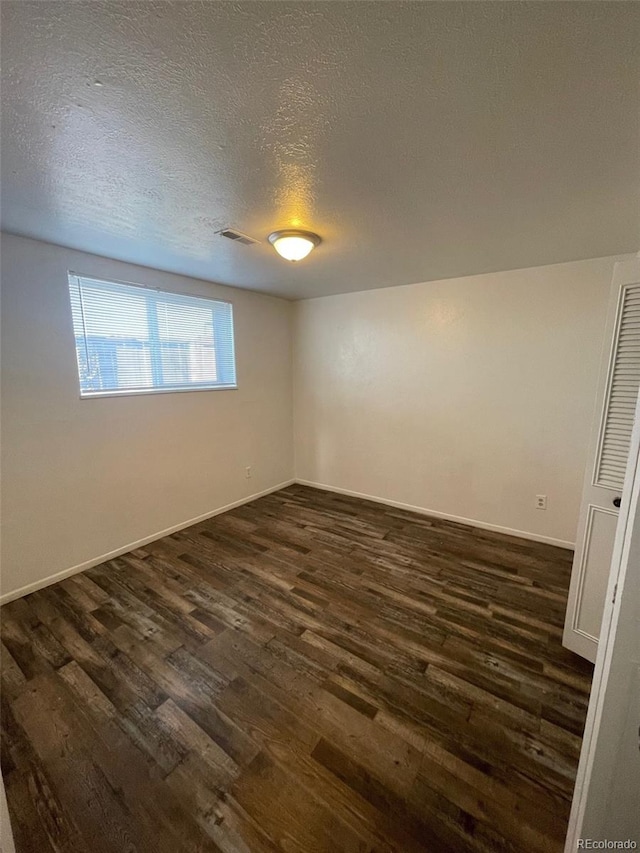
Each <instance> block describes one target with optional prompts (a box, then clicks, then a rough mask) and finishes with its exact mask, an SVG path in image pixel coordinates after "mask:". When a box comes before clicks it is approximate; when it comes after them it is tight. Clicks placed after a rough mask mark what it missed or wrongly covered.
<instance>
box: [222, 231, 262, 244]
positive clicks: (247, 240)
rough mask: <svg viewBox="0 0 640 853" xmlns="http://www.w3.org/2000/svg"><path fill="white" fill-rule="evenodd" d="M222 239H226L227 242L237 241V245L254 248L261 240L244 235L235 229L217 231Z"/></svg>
mask: <svg viewBox="0 0 640 853" xmlns="http://www.w3.org/2000/svg"><path fill="white" fill-rule="evenodd" d="M216 234H219V235H220V236H221V237H226V238H227V240H235V242H236V243H241V244H242V245H243V246H253V245H254V244H255V243H259V242H260V241H259V240H254V239H253V237H249V235H248V234H243V233H242V231H236V229H235V228H223V229H222V230H221V231H216Z"/></svg>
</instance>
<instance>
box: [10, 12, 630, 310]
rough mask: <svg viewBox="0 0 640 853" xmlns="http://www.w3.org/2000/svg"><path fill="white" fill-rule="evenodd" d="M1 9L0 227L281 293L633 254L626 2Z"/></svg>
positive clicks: (353, 287) (322, 291)
mask: <svg viewBox="0 0 640 853" xmlns="http://www.w3.org/2000/svg"><path fill="white" fill-rule="evenodd" d="M1 9H2V99H3V112H2V217H3V219H2V225H3V228H4V229H5V230H7V231H10V232H13V233H17V234H23V235H27V236H33V237H37V238H40V239H43V240H48V241H51V242H55V243H60V244H62V245H66V246H71V247H73V248H78V249H83V250H85V251H89V252H94V253H96V254H102V255H107V256H110V257H114V258H118V259H121V260H126V261H129V262H133V263H139V264H143V265H145V266H151V267H157V268H161V269H165V270H170V271H173V272H179V273H184V274H187V275H192V276H196V277H198V278H203V279H208V280H212V281H218V282H222V283H225V284H231V285H236V286H239V287H247V288H251V289H254V290H261V291H266V292H271V293H275V294H278V295H282V296H287V297H291V298H300V297H305V296H318V295H323V294H328V293H336V292H344V291H350V290H362V289H366V288H373V287H382V286H387V285H398V284H408V283H411V282H418V281H428V280H433V279H439V278H446V277H451V276H460V275H468V274H474V273H481V272H488V271H494V270H504V269H514V268H518V267H526V266H535V265H540V264H548V263H555V262H559V261H568V260H575V259H579V258H589V257H596V256H601V255H611V254H616V253H619V252H627V251H635V250H637V248H638V183H639V182H638V130H639V123H638V71H639V61H638V57H639V56H640V51H638V44H640V4H638V3H617V2H603V3H598V2H593V3H591V2H586V3H582V2H571V3H554V2H546V3H535V2H534V3H527V2H524V3H508V2H505V3H500V2H498V3H491V2H476V3H474V2H467V3H458V2H441V3H439V2H435V3H429V2H407V3H404V2H319V3H316V2H296V3H280V2H239V3H231V2H207V0H205V2H175V3H173V2H126V1H125V2H100V0H96V2H82V0H81V1H80V2H57V0H49V2H27V0H15V2H14V0H4V2H2V4H1ZM225 226H231V227H232V228H237V229H239V230H241V231H243V232H245V233H246V234H249V235H251V236H252V237H255V238H257V239H259V240H261V241H262V242H261V244H260V245H257V246H252V247H244V246H240V245H237V244H234V243H233V242H231V241H229V240H224V239H222V238H220V237H218V236H216V234H215V232H216V231H217V230H218V229H221V228H223V227H225ZM292 226H299V227H302V228H305V229H309V230H312V231H316V232H317V233H318V234H320V235H321V236H322V238H323V244H322V245H321V246H320V247H319V248H318V249H317V250H315V251H314V252H313V253H312V254H311V255H310V256H309V258H308V259H307V260H305V261H303V262H301V263H299V264H297V265H289V264H287V263H286V262H285V261H283V260H282V259H280V258H279V257H278V256H277V255H276V254H275V252H274V251H273V249H272V248H271V247H270V246H269V245H268V243H267V242H266V237H267V235H268V234H269V232H270V231H273V230H275V229H278V228H285V227H292Z"/></svg>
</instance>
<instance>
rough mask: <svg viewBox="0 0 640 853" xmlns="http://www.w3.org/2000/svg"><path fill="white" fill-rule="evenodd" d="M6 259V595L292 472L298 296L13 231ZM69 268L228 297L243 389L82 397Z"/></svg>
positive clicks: (4, 252)
mask: <svg viewBox="0 0 640 853" xmlns="http://www.w3.org/2000/svg"><path fill="white" fill-rule="evenodd" d="M1 263H2V380H3V382H2V428H3V432H2V449H3V468H2V498H3V565H2V580H3V590H2V591H3V593H4V595H5V596H7V595H10V594H11V593H12V592H13V591H15V590H18V589H21V588H23V587H28V586H29V585H30V584H35V583H37V582H39V581H41V580H43V579H44V578H47V577H50V576H52V575H55V574H56V573H58V572H63V571H65V570H67V569H70V568H72V567H74V566H77V565H78V564H82V563H84V562H85V561H93V560H95V559H96V558H99V557H100V556H101V555H105V554H108V553H110V552H112V551H114V550H118V549H121V548H123V547H125V546H127V545H128V544H130V543H133V542H136V541H138V540H141V539H144V538H147V537H151V536H153V535H155V534H157V533H159V532H161V531H163V530H165V529H167V528H171V527H174V526H177V525H180V524H183V523H185V522H187V521H189V520H190V519H194V518H197V517H198V516H200V515H203V514H206V513H211V512H213V511H214V510H216V509H218V508H220V507H222V506H225V505H227V504H230V503H232V502H235V501H239V500H241V499H243V498H245V497H247V496H249V495H250V494H253V493H258V492H261V491H263V490H266V489H269V488H272V487H274V486H277V485H278V484H281V483H283V482H285V481H287V480H289V479H290V478H292V477H293V459H292V412H291V314H292V309H293V306H292V304H291V303H289V302H286V301H284V300H281V299H276V298H274V297H268V296H262V295H258V294H254V293H250V292H247V291H242V290H237V289H230V288H225V287H219V286H216V285H212V284H209V283H207V282H203V281H197V280H195V279H189V278H183V277H181V276H175V275H170V274H168V273H161V272H157V271H155V270H150V269H145V268H142V267H135V266H131V265H128V264H123V263H120V262H117V261H112V260H108V259H105V258H99V257H96V256H93V255H86V254H83V253H80V252H75V251H71V250H68V249H64V248H60V247H57V246H53V245H50V244H47V243H41V242H38V241H34V240H26V239H24V238H19V237H12V236H8V235H3V236H2V258H1ZM69 269H71V270H74V271H76V272H79V273H84V274H86V275H90V276H96V277H98V278H100V277H102V278H113V279H118V280H123V281H133V282H138V283H141V284H153V285H157V286H158V287H162V288H165V289H168V290H175V291H180V292H186V293H194V294H198V295H205V296H218V297H221V298H223V299H228V300H229V301H231V302H233V305H234V320H235V329H236V356H237V372H238V386H239V387H238V390H237V391H209V392H206V391H204V392H203V391H199V392H187V393H176V394H157V395H143V396H137V397H136V396H130V397H107V398H98V399H84V400H80V399H79V395H78V375H77V369H76V361H75V349H74V342H73V332H72V325H71V312H70V307H69V295H68V285H67V270H69ZM247 465H251V466H252V468H253V477H252V479H250V480H247V479H246V478H245V467H246V466H247Z"/></svg>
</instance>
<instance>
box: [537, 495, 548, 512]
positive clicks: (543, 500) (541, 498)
mask: <svg viewBox="0 0 640 853" xmlns="http://www.w3.org/2000/svg"><path fill="white" fill-rule="evenodd" d="M546 508H547V496H546V495H536V509H546Z"/></svg>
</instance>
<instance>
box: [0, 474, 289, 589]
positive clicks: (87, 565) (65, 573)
mask: <svg viewBox="0 0 640 853" xmlns="http://www.w3.org/2000/svg"><path fill="white" fill-rule="evenodd" d="M295 482H296V481H295V480H286V481H285V482H284V483H278V485H277V486H271V487H270V488H269V489H263V491H261V492H256V493H255V494H253V495H249V496H248V497H246V498H240V500H237V501H234V502H233V503H230V504H226V505H225V506H221V507H218V509H214V510H211V512H205V513H203V514H202V515H198V516H196V517H195V518H189V519H188V520H187V521H181V522H180V524H174V525H173V527H167V528H166V530H159V531H158V532H157V533H152V534H151V536H145V537H144V539H138V540H137V541H136V542H129V544H128V545H123V546H122V547H121V548H116V549H115V551H109V553H108V554H101V555H100V556H99V557H94V558H92V559H91V560H85V562H84V563H79V564H78V565H77V566H71V568H69V569H63V570H62V571H61V572H56V573H55V574H54V575H49V577H46V578H42V579H41V580H38V581H34V582H33V583H29V584H27V585H26V586H23V587H20V589H14V590H13V591H12V592H6V593H4V595H0V605H2V604H7V603H8V602H9V601H14V600H15V599H16V598H22V597H23V596H25V595H29V593H30V592H36V591H37V590H39V589H44V588H45V587H46V586H51V584H52V583H57V582H58V581H62V580H64V579H65V578H68V577H71V575H77V574H78V572H84V571H85V569H91V568H92V567H93V566H98V565H100V563H105V562H106V561H107V560H113V559H114V557H120V556H121V555H122V554H128V553H129V551H134V550H135V549H136V548H142V546H143V545H148V544H149V542H155V541H156V540H158V539H162V538H163V537H164V536H170V535H171V534H172V533H177V531H178V530H184V528H185V527H191V525H192V524H197V523H198V522H199V521H206V520H207V519H208V518H213V517H214V516H215V515H221V514H222V513H223V512H229V510H230V509H235V508H236V507H237V506H242V505H243V504H248V503H251V501H255V500H257V499H258V498H262V497H264V496H265V495H270V494H271V493H272V492H279V491H280V489H284V488H286V487H287V486H291V485H293V484H294V483H295Z"/></svg>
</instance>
